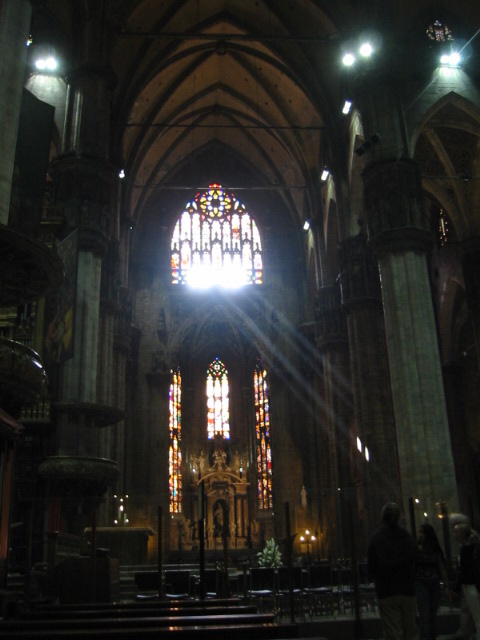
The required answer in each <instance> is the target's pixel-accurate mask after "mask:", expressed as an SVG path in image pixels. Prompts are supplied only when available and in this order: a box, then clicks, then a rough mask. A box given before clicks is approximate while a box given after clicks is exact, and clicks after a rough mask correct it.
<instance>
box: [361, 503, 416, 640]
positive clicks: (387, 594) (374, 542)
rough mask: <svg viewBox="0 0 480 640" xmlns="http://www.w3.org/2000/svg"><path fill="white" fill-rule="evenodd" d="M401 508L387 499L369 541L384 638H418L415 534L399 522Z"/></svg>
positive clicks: (372, 572) (372, 575)
mask: <svg viewBox="0 0 480 640" xmlns="http://www.w3.org/2000/svg"><path fill="white" fill-rule="evenodd" d="M399 519H400V509H399V507H398V505H397V504H395V503H394V502H388V503H387V504H386V505H385V506H384V507H383V509H382V515H381V524H380V528H379V529H377V531H375V533H374V534H373V535H372V537H371V538H370V542H369V545H368V573H369V576H370V579H371V580H372V581H373V582H374V583H375V590H376V592H377V598H378V604H379V610H380V617H381V619H382V623H383V628H384V631H385V640H418V628H417V608H416V601H415V556H416V552H417V547H416V544H415V541H414V539H413V538H412V536H411V535H410V534H409V533H408V531H406V530H405V529H403V528H402V527H400V526H399V524H398V522H399Z"/></svg>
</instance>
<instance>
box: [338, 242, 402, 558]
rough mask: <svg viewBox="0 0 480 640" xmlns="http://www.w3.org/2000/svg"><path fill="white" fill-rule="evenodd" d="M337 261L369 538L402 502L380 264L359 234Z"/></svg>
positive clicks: (362, 506) (361, 508)
mask: <svg viewBox="0 0 480 640" xmlns="http://www.w3.org/2000/svg"><path fill="white" fill-rule="evenodd" d="M339 260H340V286H341V293H342V304H343V307H344V309H345V313H346V315H347V326H348V337H349V345H350V363H351V370H352V383H353V396H354V402H355V417H356V427H357V435H358V437H359V438H360V440H361V444H362V451H358V449H357V453H356V458H357V463H356V465H355V467H356V472H357V474H358V477H357V481H358V482H360V483H361V500H360V502H359V517H360V521H361V523H362V524H363V527H364V533H365V534H366V535H368V534H369V533H371V532H372V531H373V530H374V529H375V528H376V527H377V526H378V522H379V517H380V511H381V508H382V506H383V505H384V504H385V502H387V501H392V500H393V501H397V500H399V499H400V497H401V491H400V478H399V468H398V456H397V444H396V433H395V427H394V418H393V406H392V397H391V389H390V377H389V371H388V356H387V346H386V340H385V323H384V319H383V309H382V294H381V289H380V279H379V274H378V264H377V261H376V260H375V258H374V257H373V256H372V254H371V252H370V251H369V250H368V248H367V239H366V237H365V235H364V234H363V233H362V234H359V235H357V236H354V237H352V238H349V239H348V240H345V241H344V242H343V243H342V245H341V247H340V253H339ZM367 452H368V453H367ZM364 542H365V541H364ZM364 546H365V545H364Z"/></svg>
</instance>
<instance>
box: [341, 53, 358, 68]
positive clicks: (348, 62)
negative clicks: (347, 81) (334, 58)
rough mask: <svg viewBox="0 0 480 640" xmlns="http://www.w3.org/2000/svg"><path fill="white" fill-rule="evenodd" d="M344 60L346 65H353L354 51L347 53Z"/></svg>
mask: <svg viewBox="0 0 480 640" xmlns="http://www.w3.org/2000/svg"><path fill="white" fill-rule="evenodd" d="M342 62H343V64H344V66H345V67H351V66H352V65H353V64H355V56H354V55H353V53H346V54H345V55H344V56H343V58H342Z"/></svg>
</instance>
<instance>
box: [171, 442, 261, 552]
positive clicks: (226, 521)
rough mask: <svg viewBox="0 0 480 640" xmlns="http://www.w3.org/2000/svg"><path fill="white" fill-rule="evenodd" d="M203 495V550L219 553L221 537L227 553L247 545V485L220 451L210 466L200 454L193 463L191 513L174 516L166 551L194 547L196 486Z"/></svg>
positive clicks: (235, 463) (237, 467)
mask: <svg viewBox="0 0 480 640" xmlns="http://www.w3.org/2000/svg"><path fill="white" fill-rule="evenodd" d="M201 483H203V495H204V535H205V548H206V549H207V550H209V549H220V548H222V547H223V540H224V537H225V538H226V542H227V547H228V548H229V549H241V548H245V547H247V546H248V545H249V542H250V541H251V540H250V518H249V509H248V486H249V483H248V482H246V481H245V479H244V478H243V471H242V469H241V465H239V464H238V460H236V457H235V456H234V457H233V460H232V462H231V466H230V465H228V464H227V454H226V452H225V451H224V450H222V449H220V448H218V447H217V448H215V451H214V452H213V462H212V464H211V465H210V466H208V462H207V460H206V457H205V456H204V455H203V454H200V456H199V457H198V459H197V462H196V473H195V480H194V481H193V483H192V496H193V504H192V507H193V513H192V514H191V516H192V517H191V519H190V518H186V517H185V516H184V515H183V514H178V515H177V516H176V517H175V518H174V519H173V521H172V523H171V525H173V526H171V529H170V548H171V549H180V550H183V551H188V550H190V549H192V548H193V549H194V548H196V546H197V545H198V542H199V540H198V531H197V523H198V520H199V518H200V517H201V516H200V514H201V512H200V508H199V495H200V491H199V489H200V484H201Z"/></svg>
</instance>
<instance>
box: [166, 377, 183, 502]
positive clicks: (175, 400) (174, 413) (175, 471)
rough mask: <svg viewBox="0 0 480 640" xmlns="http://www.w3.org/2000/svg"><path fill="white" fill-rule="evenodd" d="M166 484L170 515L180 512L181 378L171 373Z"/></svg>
mask: <svg viewBox="0 0 480 640" xmlns="http://www.w3.org/2000/svg"><path fill="white" fill-rule="evenodd" d="M169 416H170V417H169V447H168V484H169V493H170V513H181V511H182V378H181V375H180V369H177V370H176V371H174V372H173V373H172V382H171V384H170V394H169Z"/></svg>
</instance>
